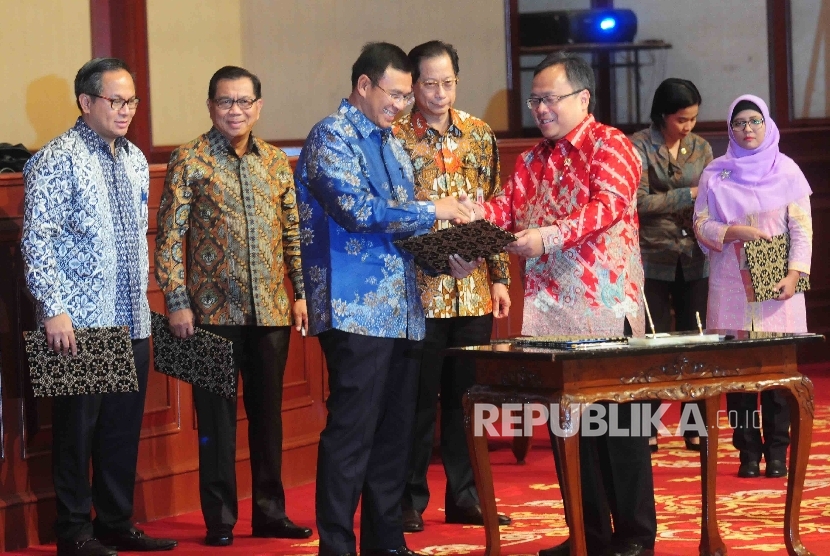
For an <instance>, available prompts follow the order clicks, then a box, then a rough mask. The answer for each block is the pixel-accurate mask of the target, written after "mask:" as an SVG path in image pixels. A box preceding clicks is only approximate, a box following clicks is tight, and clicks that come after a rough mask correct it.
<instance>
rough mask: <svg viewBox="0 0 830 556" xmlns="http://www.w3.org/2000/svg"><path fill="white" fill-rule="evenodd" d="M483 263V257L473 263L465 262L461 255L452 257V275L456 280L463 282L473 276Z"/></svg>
mask: <svg viewBox="0 0 830 556" xmlns="http://www.w3.org/2000/svg"><path fill="white" fill-rule="evenodd" d="M483 262H484V259H482V258H481V257H479V258H477V259H475V260H473V261H465V260H464V257H462V256H461V255H450V274H451V275H452V277H453V278H455V279H456V280H462V279H464V278H466V277H467V276H469V275H470V274H472V272H473V271H474V270H475V269H476V268H478V265H480V264H481V263H483Z"/></svg>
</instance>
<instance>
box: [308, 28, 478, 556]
mask: <svg viewBox="0 0 830 556" xmlns="http://www.w3.org/2000/svg"><path fill="white" fill-rule="evenodd" d="M412 98H413V97H412V68H411V65H410V63H409V60H408V59H407V57H406V53H405V52H404V51H403V50H401V49H400V48H398V47H397V46H395V45H392V44H388V43H369V44H367V45H366V46H365V47H364V48H363V51H362V52H361V54H360V57H359V58H358V59H357V61H356V62H355V63H354V65H353V66H352V92H351V95H350V96H349V98H348V99H344V100H343V101H342V102H341V103H340V108H339V109H338V111H337V112H335V113H334V114H332V115H331V116H329V117H327V118H325V119H324V120H322V121H321V122H319V123H318V124H317V125H316V126H314V128H313V129H312V130H311V133H310V134H309V136H308V138H307V139H306V143H305V147H304V148H303V151H302V153H301V154H300V158H299V161H298V162H297V169H296V172H295V177H294V179H295V182H296V188H297V196H298V202H299V212H300V222H301V224H300V241H301V250H302V261H303V262H302V264H303V279H304V282H305V287H306V296H307V298H308V319H309V331H310V333H311V334H315V335H318V336H319V340H320V345H321V346H322V348H323V352H324V353H325V356H326V362H327V365H328V371H329V390H330V392H331V393H330V395H329V398H328V400H327V402H326V407H327V408H328V412H329V414H328V419H327V421H326V428H325V429H324V430H323V432H322V434H321V435H320V445H319V452H318V458H317V496H316V505H317V527H318V530H319V533H320V547H319V554H320V555H322V556H341V555H351V554H356V553H357V550H356V543H355V534H354V531H353V523H354V514H355V511H356V510H357V503H358V500H359V499H360V498H361V496H362V507H361V524H360V544H361V550H360V553H361V554H362V555H364V556H380V555H395V554H399V555H414V553H413V552H411V551H410V550H409V549H408V548H407V547H406V544H405V542H404V537H403V524H402V520H401V508H400V502H401V496H402V494H403V487H404V480H405V476H406V472H407V468H408V466H407V463H408V460H409V450H410V448H411V445H412V438H411V435H412V426H413V420H414V413H415V399H416V396H417V388H418V382H417V381H418V365H419V355H418V352H417V348H418V344H419V341H420V340H422V339H423V336H424V326H425V325H424V313H423V308H422V304H421V298H420V294H419V291H418V287H417V284H416V281H415V268H414V263H413V261H412V258H411V256H409V255H408V254H407V253H406V252H403V251H401V250H400V249H398V248H397V247H396V246H395V245H394V244H393V243H392V242H393V241H394V240H396V239H399V238H402V237H406V236H409V235H412V234H413V233H416V232H425V231H428V230H430V228H432V225H433V224H434V222H435V220H436V219H438V220H451V221H453V222H454V223H457V224H458V223H464V222H467V221H468V220H469V218H468V215H467V212H466V210H465V209H464V208H463V207H462V206H461V205H460V203H459V202H458V199H456V198H455V197H445V198H442V199H439V200H437V201H435V202H431V201H416V200H415V196H414V184H413V170H412V165H411V163H410V157H409V155H407V154H406V152H405V151H404V150H403V147H402V146H401V144H400V143H399V142H398V140H397V139H395V138H394V137H393V136H392V130H391V126H392V122H393V121H394V119H395V116H396V115H397V114H398V112H399V111H401V110H402V109H404V108H405V107H406V106H408V105H409V104H411V103H412ZM475 264H476V263H475V262H473V263H469V264H468V263H465V262H464V261H463V260H460V259H457V258H451V259H450V265H451V268H452V269H453V274H454V275H457V276H459V277H462V276H464V275H466V274H469V272H470V271H471V270H472V269H473V268H474V267H475Z"/></svg>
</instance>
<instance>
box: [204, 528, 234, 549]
mask: <svg viewBox="0 0 830 556" xmlns="http://www.w3.org/2000/svg"><path fill="white" fill-rule="evenodd" d="M205 544H206V545H208V546H230V545H232V544H233V532H232V531H231V530H230V529H228V528H217V529H208V532H207V535H205Z"/></svg>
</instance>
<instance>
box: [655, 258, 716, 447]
mask: <svg viewBox="0 0 830 556" xmlns="http://www.w3.org/2000/svg"><path fill="white" fill-rule="evenodd" d="M644 291H645V296H646V301H648V308H649V310H650V311H651V318H652V320H653V321H654V330H655V331H657V332H671V331H672V319H671V313H672V309H673V310H674V329H675V330H677V331H678V332H683V331H688V330H697V329H698V328H697V318H696V317H695V313H700V322H701V324H703V326H706V303H707V300H708V299H709V279H708V278H702V279H700V280H689V281H686V280H685V279H684V278H683V267H682V266H681V264H680V261H678V262H677V271H676V272H675V278H674V281H673V282H669V281H666V280H653V279H651V278H646V282H645V287H644ZM660 403H661V402H660V401H654V402H652V404H651V410H652V412H654V411H657V408H658V407H659V406H660ZM685 406H686V402H683V403H682V404H681V405H680V411H681V413H682V411H683V408H684V407H685ZM700 414H701V415H703V407H702V406H701V413H700ZM651 436H654V437H656V436H657V428H656V427H652V428H651ZM683 436H685V437H687V438H695V437H697V436H698V433H697V431H696V430H691V431H684V432H683Z"/></svg>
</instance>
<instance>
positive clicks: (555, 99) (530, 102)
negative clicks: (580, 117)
mask: <svg viewBox="0 0 830 556" xmlns="http://www.w3.org/2000/svg"><path fill="white" fill-rule="evenodd" d="M584 90H585V89H584V88H583V89H579V90H578V91H574V92H572V93H568V94H567V95H547V96H544V97H530V98H529V99H527V107H528V108H530V109H531V110H536V109H537V108H539V105H540V104H541V103H543V102H544V103H545V106H547V107H548V108H553V107H554V106H556V105H557V104H559V102H561V101H562V99H566V98H568V97H570V96H573V95H576V94H579V93H581V92H582V91H584Z"/></svg>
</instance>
